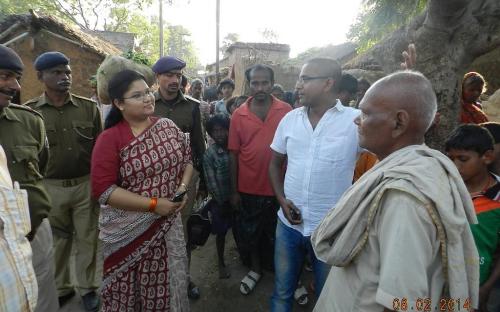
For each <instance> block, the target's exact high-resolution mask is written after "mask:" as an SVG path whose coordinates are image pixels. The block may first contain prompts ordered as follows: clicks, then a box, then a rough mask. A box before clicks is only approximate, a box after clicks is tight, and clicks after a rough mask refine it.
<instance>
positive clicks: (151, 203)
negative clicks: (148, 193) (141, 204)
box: [148, 197, 158, 212]
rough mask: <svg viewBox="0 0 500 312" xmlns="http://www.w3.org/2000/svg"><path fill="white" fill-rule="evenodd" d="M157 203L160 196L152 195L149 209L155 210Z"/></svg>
mask: <svg viewBox="0 0 500 312" xmlns="http://www.w3.org/2000/svg"><path fill="white" fill-rule="evenodd" d="M156 204H158V198H156V197H151V199H150V200H149V207H148V211H149V212H155V209H156Z"/></svg>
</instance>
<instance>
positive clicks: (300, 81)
mask: <svg viewBox="0 0 500 312" xmlns="http://www.w3.org/2000/svg"><path fill="white" fill-rule="evenodd" d="M330 78H333V77H331V76H316V77H309V76H300V77H299V80H297V83H304V82H308V81H311V80H316V79H330Z"/></svg>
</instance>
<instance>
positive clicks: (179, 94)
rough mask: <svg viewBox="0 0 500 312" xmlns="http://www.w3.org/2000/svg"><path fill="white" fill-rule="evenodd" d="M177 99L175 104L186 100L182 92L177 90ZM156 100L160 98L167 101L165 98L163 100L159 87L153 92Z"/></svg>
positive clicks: (164, 101) (163, 101)
mask: <svg viewBox="0 0 500 312" xmlns="http://www.w3.org/2000/svg"><path fill="white" fill-rule="evenodd" d="M176 99H177V100H176V101H175V103H174V104H173V105H175V104H177V103H179V102H181V101H185V100H186V97H185V96H184V94H182V92H181V91H177V98H176ZM158 100H161V101H162V103H165V104H166V103H167V100H165V98H164V97H163V96H162V95H161V92H160V89H158V91H156V92H155V102H156V101H158Z"/></svg>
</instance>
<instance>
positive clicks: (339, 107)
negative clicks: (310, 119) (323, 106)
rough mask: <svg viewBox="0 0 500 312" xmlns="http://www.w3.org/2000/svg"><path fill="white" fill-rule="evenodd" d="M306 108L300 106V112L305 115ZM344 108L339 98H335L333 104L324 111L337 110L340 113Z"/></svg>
mask: <svg viewBox="0 0 500 312" xmlns="http://www.w3.org/2000/svg"><path fill="white" fill-rule="evenodd" d="M307 109H308V107H306V106H302V110H301V113H302V114H305V115H307ZM344 110H345V106H344V105H342V102H340V100H339V99H336V100H335V105H334V106H333V107H332V108H330V109H328V110H327V111H326V112H330V111H332V112H333V111H338V112H339V113H342V112H343V111H344Z"/></svg>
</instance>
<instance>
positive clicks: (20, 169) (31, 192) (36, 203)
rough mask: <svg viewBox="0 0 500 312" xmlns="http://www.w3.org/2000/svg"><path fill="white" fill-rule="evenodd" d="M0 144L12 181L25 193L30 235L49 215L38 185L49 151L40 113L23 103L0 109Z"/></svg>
mask: <svg viewBox="0 0 500 312" xmlns="http://www.w3.org/2000/svg"><path fill="white" fill-rule="evenodd" d="M0 144H1V145H2V146H3V148H4V150H5V154H6V155H7V164H8V168H9V171H10V175H11V176H12V180H13V181H17V182H19V184H20V185H21V188H22V189H25V190H26V191H27V192H28V202H29V210H30V218H31V229H32V232H31V234H30V235H33V234H34V232H35V231H36V229H37V228H38V226H39V225H40V223H41V222H42V220H43V219H44V218H46V217H47V216H48V214H49V211H50V208H51V203H50V200H49V196H48V194H47V192H46V191H45V189H44V187H43V186H42V184H41V180H42V178H43V175H44V173H45V170H46V168H47V164H48V158H49V150H48V143H47V138H46V135H45V127H44V125H43V118H42V116H41V115H40V114H39V113H37V112H35V111H33V110H31V109H29V108H28V107H25V106H20V105H14V104H11V105H10V106H9V107H6V108H4V109H3V110H1V111H0Z"/></svg>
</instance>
